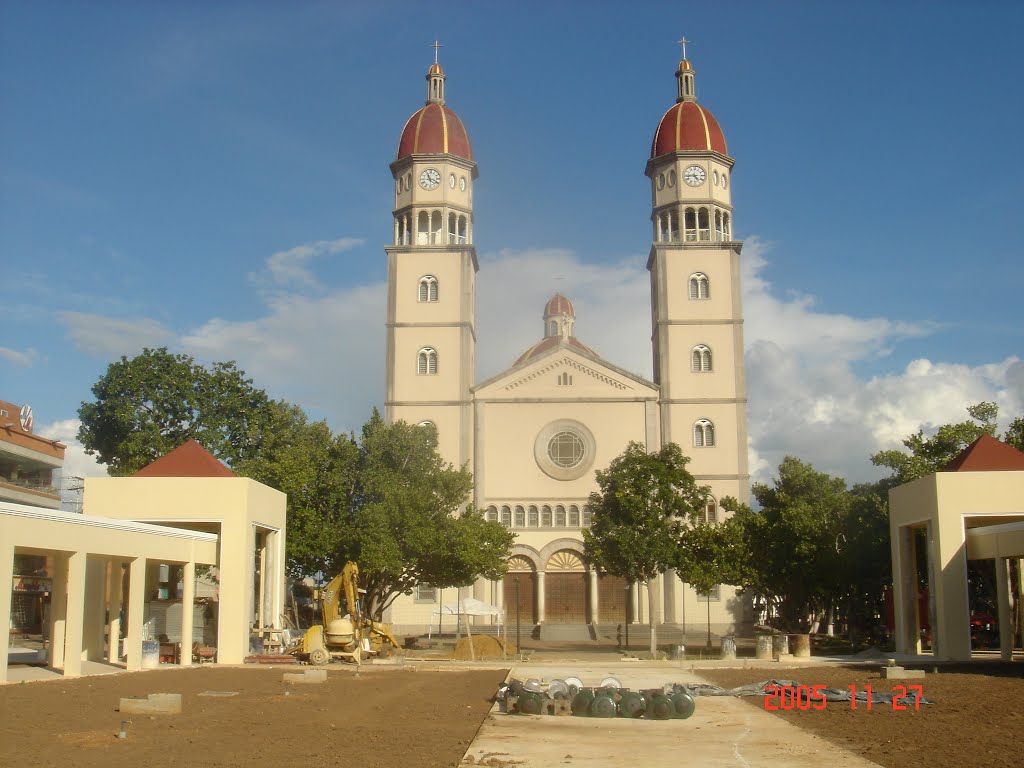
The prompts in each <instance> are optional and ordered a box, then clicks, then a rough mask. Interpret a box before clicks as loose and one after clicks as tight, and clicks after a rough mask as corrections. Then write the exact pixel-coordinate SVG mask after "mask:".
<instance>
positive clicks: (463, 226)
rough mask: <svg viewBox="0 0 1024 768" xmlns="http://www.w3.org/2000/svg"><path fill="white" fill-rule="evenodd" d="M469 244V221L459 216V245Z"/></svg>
mask: <svg viewBox="0 0 1024 768" xmlns="http://www.w3.org/2000/svg"><path fill="white" fill-rule="evenodd" d="M468 242H469V219H467V218H466V217H465V216H459V245H465V244H466V243H468Z"/></svg>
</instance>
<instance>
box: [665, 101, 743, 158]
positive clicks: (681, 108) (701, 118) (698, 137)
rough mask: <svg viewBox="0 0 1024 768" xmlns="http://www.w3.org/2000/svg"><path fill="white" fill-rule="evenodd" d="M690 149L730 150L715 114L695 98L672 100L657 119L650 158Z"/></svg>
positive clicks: (723, 152)
mask: <svg viewBox="0 0 1024 768" xmlns="http://www.w3.org/2000/svg"><path fill="white" fill-rule="evenodd" d="M689 150H696V151H698V152H706V151H708V150H712V151H714V152H720V153H721V154H723V155H728V154H729V150H728V149H727V148H726V146H725V134H723V133H722V129H721V128H720V127H719V126H718V121H717V120H715V116H714V115H712V114H711V113H710V112H709V111H708V110H706V109H704V107H702V106H700V105H699V104H698V103H697V102H695V101H680V102H677V103H675V104H673V105H672V106H671V107H670V108H669V110H668V112H666V113H665V116H664V117H663V118H661V122H660V123H658V130H657V131H655V133H654V141H652V142H651V159H654V158H655V157H661V156H662V155H667V154H668V153H670V152H677V151H689Z"/></svg>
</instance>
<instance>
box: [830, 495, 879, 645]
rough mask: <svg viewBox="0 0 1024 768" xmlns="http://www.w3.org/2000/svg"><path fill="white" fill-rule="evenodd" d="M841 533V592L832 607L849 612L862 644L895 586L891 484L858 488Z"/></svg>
mask: <svg viewBox="0 0 1024 768" xmlns="http://www.w3.org/2000/svg"><path fill="white" fill-rule="evenodd" d="M840 530H841V532H840V535H839V537H838V538H837V540H836V552H837V554H838V555H839V559H840V569H841V570H840V579H839V584H840V591H839V592H838V593H837V594H836V599H835V601H834V602H833V604H832V605H830V606H828V607H829V608H830V610H831V609H834V608H843V609H845V614H846V620H847V625H848V627H849V634H850V640H851V641H852V642H853V644H854V645H859V644H860V641H861V639H862V638H865V637H868V636H871V635H872V634H873V633H874V631H875V630H876V629H877V623H878V622H877V619H876V617H877V616H881V615H882V613H883V610H884V604H885V590H886V589H887V588H888V587H891V586H892V553H891V550H890V546H889V503H888V484H887V483H886V482H884V481H883V482H879V483H870V484H861V485H856V486H854V487H853V489H851V491H850V506H849V508H848V509H847V513H846V516H845V518H844V519H843V520H842V521H841V523H840Z"/></svg>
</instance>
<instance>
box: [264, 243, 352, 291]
mask: <svg viewBox="0 0 1024 768" xmlns="http://www.w3.org/2000/svg"><path fill="white" fill-rule="evenodd" d="M363 242H364V241H363V240H361V239H358V238H354V237H343V238H339V239H337V240H317V241H315V242H312V243H304V244H303V245H297V246H295V247H294V248H289V249H288V250H286V251H278V252H277V253H274V254H271V255H270V256H268V257H267V260H266V263H265V264H264V267H263V269H262V270H261V271H260V272H253V273H250V274H249V279H250V280H252V281H254V282H255V283H257V284H259V285H262V286H268V287H270V286H273V287H278V288H290V289H299V288H314V287H317V286H319V281H318V280H317V279H316V278H315V277H314V276H313V273H312V272H311V271H310V270H309V263H310V262H311V261H312V260H313V259H314V258H318V257H321V256H329V255H333V254H336V253H341V252H343V251H349V250H351V249H353V248H355V247H357V246H360V245H362V244H363Z"/></svg>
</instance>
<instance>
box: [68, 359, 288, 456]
mask: <svg viewBox="0 0 1024 768" xmlns="http://www.w3.org/2000/svg"><path fill="white" fill-rule="evenodd" d="M92 393H93V395H94V397H95V402H83V403H82V404H81V407H80V408H79V409H78V415H79V418H80V419H81V422H82V425H81V427H80V428H79V430H78V439H79V441H80V442H81V443H82V445H83V446H84V448H85V452H86V453H87V454H89V455H91V456H93V455H94V456H96V457H97V458H98V459H99V461H100V462H102V463H103V464H106V465H107V470H108V471H109V472H110V474H112V475H115V476H121V475H131V474H133V473H135V472H137V471H138V470H140V469H142V468H143V467H144V466H146V465H147V464H150V463H152V462H153V461H155V460H156V459H158V458H160V457H161V456H163V455H164V454H166V453H168V452H170V451H172V450H174V449H175V448H177V447H178V446H179V445H181V444H182V443H184V442H186V441H188V440H190V439H194V440H197V441H198V442H199V443H200V444H201V445H202V446H203V447H204V448H206V449H207V450H208V451H210V452H211V453H212V454H213V455H214V456H216V457H217V458H218V459H220V460H221V461H224V462H226V463H228V464H231V465H234V464H235V463H236V462H238V461H239V460H241V459H245V458H251V457H253V456H255V455H257V454H258V452H259V446H260V444H261V443H262V439H263V437H264V435H265V432H266V427H267V416H268V413H267V409H268V405H269V403H270V398H268V397H267V394H266V392H264V391H263V390H262V389H258V388H256V387H254V386H253V382H252V379H249V378H247V377H246V375H245V373H244V372H243V371H240V370H239V369H238V368H237V367H236V366H235V364H234V362H227V363H214V364H213V365H211V366H210V367H208V368H207V367H206V366H203V365H201V364H200V363H197V362H196V361H195V360H194V359H193V358H191V357H189V356H188V355H183V354H177V355H175V354H171V353H170V352H168V351H167V349H166V348H165V347H161V348H160V349H145V350H143V351H142V353H141V354H139V355H138V356H136V357H133V358H131V359H128V358H127V357H122V358H121V359H120V360H119V361H117V362H114V363H111V364H110V366H109V367H108V368H107V371H106V373H105V374H103V376H101V377H100V379H99V381H97V382H96V383H95V384H94V385H93V387H92Z"/></svg>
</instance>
